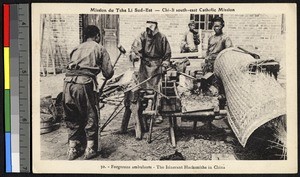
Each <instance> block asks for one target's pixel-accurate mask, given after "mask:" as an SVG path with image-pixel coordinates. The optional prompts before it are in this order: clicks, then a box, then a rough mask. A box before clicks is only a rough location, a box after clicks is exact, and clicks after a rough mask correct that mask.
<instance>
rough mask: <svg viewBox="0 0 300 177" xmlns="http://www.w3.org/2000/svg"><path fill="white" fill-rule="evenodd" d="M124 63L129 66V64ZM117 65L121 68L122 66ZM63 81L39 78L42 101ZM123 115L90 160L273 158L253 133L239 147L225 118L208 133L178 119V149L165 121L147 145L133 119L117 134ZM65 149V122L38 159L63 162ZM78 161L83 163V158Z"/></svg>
mask: <svg viewBox="0 0 300 177" xmlns="http://www.w3.org/2000/svg"><path fill="white" fill-rule="evenodd" d="M123 64H126V65H128V63H123ZM120 65H121V66H122V63H120ZM127 69H128V68H127ZM122 70H123V71H125V70H126V68H124V67H120V68H119V69H118V70H117V72H116V74H118V73H122V72H123V71H122ZM63 78H64V74H58V75H56V76H53V75H49V76H47V77H41V79H40V83H41V98H42V97H45V96H47V95H52V97H55V96H56V95H57V94H58V93H59V92H61V91H62V84H63ZM193 99H196V98H193ZM203 99H207V98H203ZM211 100H213V99H211ZM197 103H199V102H197ZM206 103H207V104H208V106H209V104H213V102H212V101H209V100H208V101H207V100H206ZM206 106H207V105H206ZM113 109H114V106H112V105H106V106H105V107H104V108H103V109H101V120H100V122H101V123H102V124H103V123H104V122H105V120H106V119H107V118H108V117H109V115H110V114H111V113H112V111H113ZM122 116H123V111H122V112H120V114H118V116H117V117H116V118H115V119H114V120H113V121H112V122H111V123H110V124H109V125H108V126H107V127H106V128H105V130H104V131H103V132H102V134H101V138H100V141H101V147H102V150H101V152H100V154H99V156H97V157H96V158H95V159H93V160H159V159H160V158H161V157H163V156H167V155H170V154H173V153H174V152H175V150H177V151H178V152H180V153H182V155H183V156H184V157H185V159H186V160H212V159H213V157H214V156H215V155H216V154H227V155H230V156H232V157H234V158H235V159H237V160H262V159H274V156H273V155H270V149H268V147H267V146H266V145H265V144H264V143H262V142H266V141H265V140H264V139H263V138H262V137H259V138H258V137H255V133H254V135H253V136H252V137H251V138H250V139H249V141H248V144H247V146H246V147H245V148H244V147H242V146H241V145H240V144H239V142H238V140H237V139H236V137H235V136H234V134H233V133H232V132H231V129H230V127H228V124H227V123H226V118H225V119H222V120H214V121H213V129H212V130H209V129H208V127H207V126H206V125H204V124H203V123H201V122H199V123H198V126H197V129H196V130H193V122H184V121H181V119H180V118H178V124H179V126H178V130H177V131H176V139H177V146H176V148H174V147H172V146H171V143H170V139H169V124H168V123H169V122H168V120H164V122H163V123H162V124H159V125H154V128H153V134H152V139H153V141H152V142H151V143H147V135H148V133H145V134H144V136H143V139H142V140H140V141H138V140H136V139H135V131H134V121H133V120H132V119H131V120H130V122H129V126H128V133H127V134H120V133H119V130H120V127H121V121H122ZM259 135H261V133H259ZM67 148H68V144H67V128H66V126H65V124H64V122H62V123H61V124H60V126H59V128H58V129H57V130H55V131H53V132H50V133H47V134H42V135H41V154H42V157H41V159H43V160H51V159H55V160H66V159H67ZM77 160H82V158H78V159H77Z"/></svg>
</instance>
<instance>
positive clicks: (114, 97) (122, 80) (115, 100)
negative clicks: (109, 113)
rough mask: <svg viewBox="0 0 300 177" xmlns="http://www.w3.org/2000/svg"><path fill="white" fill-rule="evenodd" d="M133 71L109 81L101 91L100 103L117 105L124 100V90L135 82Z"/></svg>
mask: <svg viewBox="0 0 300 177" xmlns="http://www.w3.org/2000/svg"><path fill="white" fill-rule="evenodd" d="M134 78H135V74H134V71H132V70H128V71H126V72H125V73H122V74H120V75H118V76H116V77H114V78H112V79H110V80H109V81H108V82H107V84H106V86H105V87H104V89H103V92H102V94H101V97H100V100H101V102H102V103H105V104H110V105H118V104H119V103H120V102H122V101H123V100H124V90H125V89H126V88H127V87H129V86H130V85H132V84H133V83H134V82H135V81H134Z"/></svg>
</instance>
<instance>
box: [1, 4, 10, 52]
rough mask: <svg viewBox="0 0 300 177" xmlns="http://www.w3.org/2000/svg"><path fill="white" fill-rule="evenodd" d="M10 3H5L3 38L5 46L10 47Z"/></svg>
mask: <svg viewBox="0 0 300 177" xmlns="http://www.w3.org/2000/svg"><path fill="white" fill-rule="evenodd" d="M9 16H10V15H9V4H3V33H4V34H3V36H4V37H3V39H4V47H9V40H10V34H9V30H10V29H9V23H10V18H9Z"/></svg>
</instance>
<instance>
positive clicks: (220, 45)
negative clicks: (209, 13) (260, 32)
mask: <svg viewBox="0 0 300 177" xmlns="http://www.w3.org/2000/svg"><path fill="white" fill-rule="evenodd" d="M212 23H213V29H214V31H215V34H214V35H212V36H211V37H210V38H209V39H208V48H207V52H206V57H205V65H204V68H203V72H204V74H206V73H209V72H212V73H213V72H214V62H215V59H216V58H217V55H218V54H219V53H220V52H221V51H222V50H224V49H226V48H229V47H233V44H232V41H231V39H230V38H229V37H228V36H227V35H225V34H224V33H223V31H222V29H223V27H224V26H225V25H224V20H223V19H222V18H221V17H215V18H214V19H213V20H212ZM211 84H212V85H213V86H214V87H216V89H217V91H218V94H220V93H223V90H222V89H221V87H220V85H221V81H220V80H219V79H218V78H216V76H213V78H212V83H211ZM203 87H204V90H207V89H208V87H209V86H208V85H206V86H203ZM215 94H217V93H215Z"/></svg>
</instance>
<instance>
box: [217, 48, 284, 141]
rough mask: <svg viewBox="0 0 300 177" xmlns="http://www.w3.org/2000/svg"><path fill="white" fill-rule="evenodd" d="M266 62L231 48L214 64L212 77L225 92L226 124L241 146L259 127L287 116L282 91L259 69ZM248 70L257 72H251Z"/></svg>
mask: <svg viewBox="0 0 300 177" xmlns="http://www.w3.org/2000/svg"><path fill="white" fill-rule="evenodd" d="M266 62H268V61H267V60H262V59H255V58H254V57H253V56H251V55H249V54H248V53H245V52H243V51H242V50H240V49H234V48H230V49H226V50H224V51H222V52H221V53H220V54H219V55H218V57H217V59H216V61H215V74H216V75H217V76H218V77H219V78H220V79H221V80H222V82H223V85H224V89H225V94H226V99H227V104H228V108H229V114H230V116H229V118H228V121H229V124H230V126H231V128H232V130H233V131H234V133H235V135H236V137H237V138H238V140H239V142H240V143H241V144H242V145H243V146H245V145H246V143H247V140H248V138H249V137H250V135H251V134H252V133H253V132H254V131H255V130H256V129H257V128H258V127H260V126H261V125H263V124H264V123H266V122H268V121H270V120H272V119H274V118H277V117H279V116H282V115H285V114H286V95H285V90H284V88H283V87H281V85H280V84H279V83H278V82H277V81H276V79H275V77H273V76H270V75H269V74H266V73H265V72H263V69H261V70H259V69H258V68H262V65H261V64H262V63H266ZM251 66H256V68H257V69H256V70H255V71H254V72H253V67H251Z"/></svg>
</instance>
